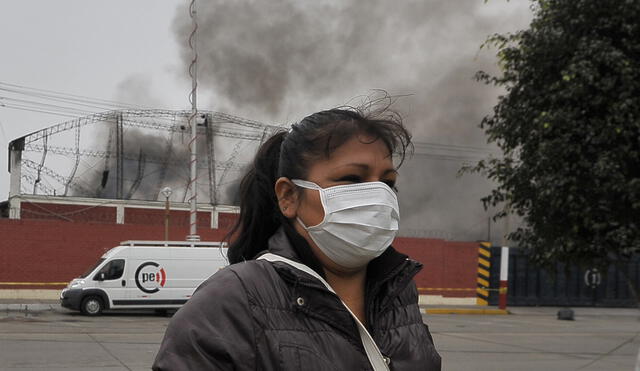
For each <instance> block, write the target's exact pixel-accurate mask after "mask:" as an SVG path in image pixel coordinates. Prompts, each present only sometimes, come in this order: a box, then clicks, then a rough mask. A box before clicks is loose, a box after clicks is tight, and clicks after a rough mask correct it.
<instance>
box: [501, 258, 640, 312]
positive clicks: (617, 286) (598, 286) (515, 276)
mask: <svg viewBox="0 0 640 371" xmlns="http://www.w3.org/2000/svg"><path fill="white" fill-rule="evenodd" d="M500 255H501V248H500V247H495V246H494V247H492V249H491V277H490V284H491V287H498V286H499V278H500ZM629 280H631V281H632V282H634V283H635V285H636V287H640V256H636V257H634V258H633V259H631V261H630V262H629V263H628V264H626V265H624V266H623V267H622V268H617V267H615V266H614V265H611V266H609V267H608V269H607V270H606V271H599V270H598V269H596V268H580V267H577V266H573V265H564V264H560V263H559V264H557V265H556V267H555V271H551V272H550V271H548V270H544V269H542V268H540V267H538V266H536V265H534V264H533V263H531V262H530V261H529V259H528V255H527V252H526V251H525V250H523V249H518V248H511V249H509V289H508V300H507V304H508V305H510V306H596V307H635V306H638V300H637V299H636V298H635V297H634V294H633V292H632V291H631V290H630V288H629V282H628V281H629ZM489 304H490V305H497V304H498V293H497V292H496V291H492V292H491V293H490V295H489Z"/></svg>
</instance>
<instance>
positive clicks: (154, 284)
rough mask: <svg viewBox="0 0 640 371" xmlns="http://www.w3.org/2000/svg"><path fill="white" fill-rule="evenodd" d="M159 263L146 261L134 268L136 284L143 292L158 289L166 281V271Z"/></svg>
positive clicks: (150, 292) (149, 292)
mask: <svg viewBox="0 0 640 371" xmlns="http://www.w3.org/2000/svg"><path fill="white" fill-rule="evenodd" d="M158 267H160V264H158V263H155V262H146V263H142V264H140V266H139V267H138V269H136V277H135V278H136V286H138V288H139V289H140V290H142V291H143V292H146V293H148V294H153V293H154V292H158V291H160V288H161V287H164V284H165V283H166V282H167V273H166V272H165V271H164V268H160V269H158Z"/></svg>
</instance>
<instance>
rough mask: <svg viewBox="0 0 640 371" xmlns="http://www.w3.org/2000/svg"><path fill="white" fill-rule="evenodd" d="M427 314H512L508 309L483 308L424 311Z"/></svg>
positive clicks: (432, 309) (431, 309)
mask: <svg viewBox="0 0 640 371" xmlns="http://www.w3.org/2000/svg"><path fill="white" fill-rule="evenodd" d="M421 311H422V312H423V313H426V314H475V315H505V314H511V312H509V311H508V310H506V309H481V308H430V309H422V310H421Z"/></svg>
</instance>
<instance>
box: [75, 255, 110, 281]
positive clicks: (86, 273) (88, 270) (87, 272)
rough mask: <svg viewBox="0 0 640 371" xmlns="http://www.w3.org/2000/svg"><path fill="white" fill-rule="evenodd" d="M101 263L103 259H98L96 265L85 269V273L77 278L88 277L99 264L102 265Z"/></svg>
mask: <svg viewBox="0 0 640 371" xmlns="http://www.w3.org/2000/svg"><path fill="white" fill-rule="evenodd" d="M102 262H104V258H100V260H98V262H97V263H95V264H94V265H92V266H91V268H89V269H87V271H86V272H84V273H82V274H81V275H80V277H78V278H86V277H87V276H88V275H89V273H91V272H93V270H94V269H96V268H97V267H98V266H99V265H100V264H102Z"/></svg>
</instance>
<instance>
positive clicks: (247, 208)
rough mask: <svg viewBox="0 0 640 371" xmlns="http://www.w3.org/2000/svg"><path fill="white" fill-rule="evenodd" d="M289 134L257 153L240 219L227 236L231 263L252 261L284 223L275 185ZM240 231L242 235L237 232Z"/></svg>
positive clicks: (247, 179)
mask: <svg viewBox="0 0 640 371" xmlns="http://www.w3.org/2000/svg"><path fill="white" fill-rule="evenodd" d="M286 135H287V132H286V131H283V132H279V133H276V134H275V135H273V136H272V137H271V138H269V139H268V140H267V141H266V142H265V143H264V144H263V145H262V146H260V149H259V150H258V153H257V154H256V157H255V159H254V160H253V164H252V166H251V168H250V169H249V171H248V172H247V174H246V175H245V176H244V178H242V182H241V183H240V217H239V218H238V221H237V222H236V224H235V225H234V226H233V228H232V229H231V231H230V232H229V233H228V234H227V236H226V237H225V240H227V241H228V240H229V239H230V237H231V236H233V235H236V236H235V237H236V238H235V239H234V241H233V242H231V243H230V245H229V250H228V253H227V256H228V258H229V263H230V264H234V263H239V262H242V261H245V260H250V259H253V257H254V256H256V254H258V253H259V252H260V251H262V250H265V249H266V248H267V242H268V240H269V237H271V236H272V235H273V234H274V233H275V232H276V230H277V229H278V227H280V225H281V224H282V222H283V221H284V216H283V215H282V214H281V212H280V209H279V208H278V200H277V198H276V193H275V183H276V180H277V179H278V163H279V159H280V146H281V145H282V141H283V140H284V138H285V136H286ZM237 232H239V233H237Z"/></svg>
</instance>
